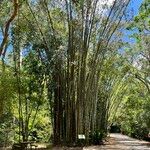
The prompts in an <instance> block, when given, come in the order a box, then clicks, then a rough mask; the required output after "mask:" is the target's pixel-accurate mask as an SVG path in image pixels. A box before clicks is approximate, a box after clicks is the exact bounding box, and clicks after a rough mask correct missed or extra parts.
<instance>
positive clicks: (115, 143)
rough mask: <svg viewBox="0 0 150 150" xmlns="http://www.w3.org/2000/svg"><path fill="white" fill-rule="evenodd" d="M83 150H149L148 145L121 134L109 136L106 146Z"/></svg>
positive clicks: (149, 145) (84, 149) (149, 146)
mask: <svg viewBox="0 0 150 150" xmlns="http://www.w3.org/2000/svg"><path fill="white" fill-rule="evenodd" d="M83 150H150V143H149V142H145V141H140V140H137V139H133V138H130V137H128V136H125V135H122V134H110V139H109V141H108V142H107V143H106V145H102V146H91V147H86V148H83Z"/></svg>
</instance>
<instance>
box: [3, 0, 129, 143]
mask: <svg viewBox="0 0 150 150" xmlns="http://www.w3.org/2000/svg"><path fill="white" fill-rule="evenodd" d="M129 2H130V1H129V0H114V1H112V2H109V1H103V2H102V1H100V0H79V1H76V0H37V1H30V0H18V1H17V0H16V1H15V0H14V1H12V2H11V3H12V8H14V14H12V17H11V18H10V20H8V23H7V24H8V27H6V30H5V31H4V33H5V34H6V36H5V34H4V37H5V38H4V42H3V43H2V44H1V47H0V55H1V56H3V57H5V54H6V48H5V47H7V44H8V43H7V41H8V35H9V34H10V35H11V39H10V40H11V44H12V47H13V52H12V53H13V59H14V60H13V61H14V66H15V67H14V72H15V75H16V77H17V83H18V93H19V95H18V99H19V100H18V103H19V107H18V109H19V116H20V119H19V120H20V124H19V126H20V128H19V130H20V131H19V132H20V133H23V134H22V136H23V141H26V140H28V132H29V131H30V129H29V128H28V123H29V119H30V117H29V116H30V115H31V110H32V108H31V106H30V105H29V101H28V100H29V99H30V97H31V95H32V94H33V93H34V92H37V93H38V103H37V105H36V108H37V109H36V110H37V111H36V114H37V113H38V108H39V107H40V105H41V104H42V102H41V100H42V97H43V95H44V92H43V90H45V89H46V90H47V95H48V101H49V107H50V116H51V122H52V128H53V143H54V145H60V144H65V145H76V144H77V143H78V142H79V141H78V135H85V137H86V138H85V143H86V144H90V143H92V142H93V141H92V140H91V137H92V136H93V134H96V133H98V134H101V136H106V134H107V127H108V125H109V120H111V117H112V116H113V115H115V110H116V109H117V107H118V106H119V104H120V103H121V98H122V96H123V95H124V91H125V90H126V87H127V85H128V80H127V79H128V76H129V75H130V73H129V70H130V69H129V68H128V66H125V67H124V66H122V67H120V68H117V66H118V65H122V64H119V63H120V59H121V58H120V56H119V55H118V53H117V50H118V49H119V48H120V47H121V44H122V41H121V39H122V33H121V32H122V31H121V29H122V28H123V26H124V25H125V23H126V19H125V18H126V17H125V14H126V11H127V8H128V5H129ZM13 3H14V5H13ZM13 20H14V22H13V24H12V28H11V30H9V24H10V23H11V21H13ZM8 31H9V32H8ZM26 55H28V59H27V60H26V59H25V58H24V57H26ZM34 59H35V60H36V61H37V62H38V63H39V64H40V65H39V64H36V63H35V64H34ZM28 60H30V61H33V65H31V66H29V70H30V69H31V68H32V67H33V66H36V69H35V70H32V71H31V78H32V79H34V80H35V81H36V82H35V83H32V82H29V83H30V84H29V88H28V90H29V91H30V92H29V94H28V97H26V99H25V100H24V101H22V100H21V98H20V95H21V93H20V92H21V91H20V89H21V87H20V83H21V82H22V76H23V74H22V67H23V66H24V65H25V64H26V61H28ZM122 63H123V62H122ZM33 68H34V67H33ZM40 70H42V71H40ZM34 72H35V73H36V75H33V76H32V73H34ZM30 80H31V79H30ZM32 86H35V87H38V89H37V90H36V91H35V90H33V89H32ZM118 99H119V100H118ZM23 104H24V105H25V107H24V108H23V107H22V105H23ZM23 111H24V112H25V113H23ZM23 114H25V116H26V117H25V116H23ZM36 114H35V117H36ZM27 116H28V117H27ZM33 122H34V121H33ZM93 137H94V136H93Z"/></svg>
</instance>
